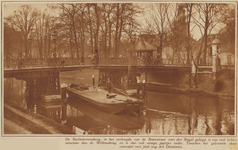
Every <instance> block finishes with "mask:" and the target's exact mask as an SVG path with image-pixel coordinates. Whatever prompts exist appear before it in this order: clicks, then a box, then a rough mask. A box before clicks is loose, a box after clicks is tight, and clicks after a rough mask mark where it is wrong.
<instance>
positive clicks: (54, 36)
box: [52, 31, 57, 56]
mask: <svg viewBox="0 0 238 150" xmlns="http://www.w3.org/2000/svg"><path fill="white" fill-rule="evenodd" d="M52 36H53V40H54V45H55V47H54V54H55V56H56V38H57V32H56V31H54V33H53V35H52Z"/></svg>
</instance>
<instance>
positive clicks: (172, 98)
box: [4, 76, 235, 135]
mask: <svg viewBox="0 0 238 150" xmlns="http://www.w3.org/2000/svg"><path fill="white" fill-rule="evenodd" d="M75 80H77V81H79V80H83V79H82V78H79V77H78V78H77V79H75V77H70V76H68V77H66V76H64V77H60V83H61V85H62V84H64V85H69V84H72V83H75ZM25 91H26V82H25V81H22V80H16V79H12V78H9V79H4V103H14V104H17V105H18V106H20V107H22V108H24V109H28V110H29V111H31V112H35V113H39V114H41V115H44V116H46V117H48V118H51V119H53V120H55V121H56V122H58V123H62V124H64V125H65V126H68V127H70V128H71V129H72V130H73V129H74V130H75V131H76V132H78V133H79V132H80V133H82V134H130V135H234V122H235V115H234V105H235V102H234V99H230V98H227V99H223V98H215V97H205V96H192V95H188V94H181V93H161V92H150V91H147V102H146V104H145V106H146V107H147V108H148V109H147V110H146V111H144V112H143V115H140V116H139V117H133V116H130V115H110V114H107V113H104V112H101V111H99V110H97V109H94V108H92V107H90V106H88V105H85V104H82V103H80V102H77V101H75V100H71V99H68V100H67V103H62V102H57V103H49V104H47V103H43V102H42V101H41V100H40V99H34V100H28V101H27V100H26V96H25V95H26V93H25ZM64 111H66V112H64ZM63 112H64V113H65V114H66V116H64V115H63Z"/></svg>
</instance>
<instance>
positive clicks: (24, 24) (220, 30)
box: [1, 1, 237, 148]
mask: <svg viewBox="0 0 238 150" xmlns="http://www.w3.org/2000/svg"><path fill="white" fill-rule="evenodd" d="M236 13H237V4H236V3H234V2H233V3H224V2H223V3H215V2H209V3H207V2H203V3H199V2H197V3H191V2H189V3H177V2H176V3H175V2H173V3H172V2H171V3H159V2H120V3H118V2H111V3H109V2H98V3H97V2H94V3H93V2H91V3H87V2H83V3H82V2H67V1H64V2H33V1H32V2H11V1H8V2H7V1H6V2H2V21H1V22H2V44H1V45H2V63H3V64H2V74H3V76H2V95H1V96H2V100H1V103H2V116H1V118H2V119H1V124H2V128H1V133H2V137H17V136H24V137H31V136H39V137H40V136H48V135H49V136H55V135H57V136H58V135H61V136H64V135H67V136H68V135H70V136H82V137H88V136H105V135H106V136H118V135H120V136H123V137H128V136H129V137H130V136H133V135H135V136H147V137H150V136H160V137H164V136H178V135H179V136H198V135H200V136H203V137H204V136H206V137H210V136H211V135H216V136H218V135H219V136H222V137H225V136H233V137H234V138H235V136H236V134H237V133H236V121H237V120H236V99H235V93H236V92H235V89H236V76H235V72H236V70H235V64H236V54H235V49H236V40H237V39H236V33H237V31H236V21H237V20H236V18H237V15H236ZM236 142H237V141H236ZM123 148H126V147H123ZM127 148H128V147H127ZM166 148H168V147H166ZM169 148H171V147H169ZM172 148H176V147H172Z"/></svg>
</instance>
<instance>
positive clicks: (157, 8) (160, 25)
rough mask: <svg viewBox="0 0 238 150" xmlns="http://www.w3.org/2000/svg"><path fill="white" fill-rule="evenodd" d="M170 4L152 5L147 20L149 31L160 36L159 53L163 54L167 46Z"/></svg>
mask: <svg viewBox="0 0 238 150" xmlns="http://www.w3.org/2000/svg"><path fill="white" fill-rule="evenodd" d="M169 5H170V4H168V3H159V4H150V6H149V7H148V8H149V14H150V18H145V20H146V22H147V25H148V28H149V30H150V31H151V32H152V33H154V34H158V35H159V44H160V47H159V49H158V51H157V52H158V53H161V52H162V49H163V46H164V45H165V35H166V29H167V28H168V26H169V24H168V20H167V12H168V11H169Z"/></svg>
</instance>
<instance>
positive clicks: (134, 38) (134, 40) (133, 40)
mask: <svg viewBox="0 0 238 150" xmlns="http://www.w3.org/2000/svg"><path fill="white" fill-rule="evenodd" d="M131 41H132V44H133V52H135V42H136V35H135V34H133V35H132V38H131ZM130 59H132V60H133V61H135V60H134V59H133V58H132V50H130ZM133 61H132V62H133Z"/></svg>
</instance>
